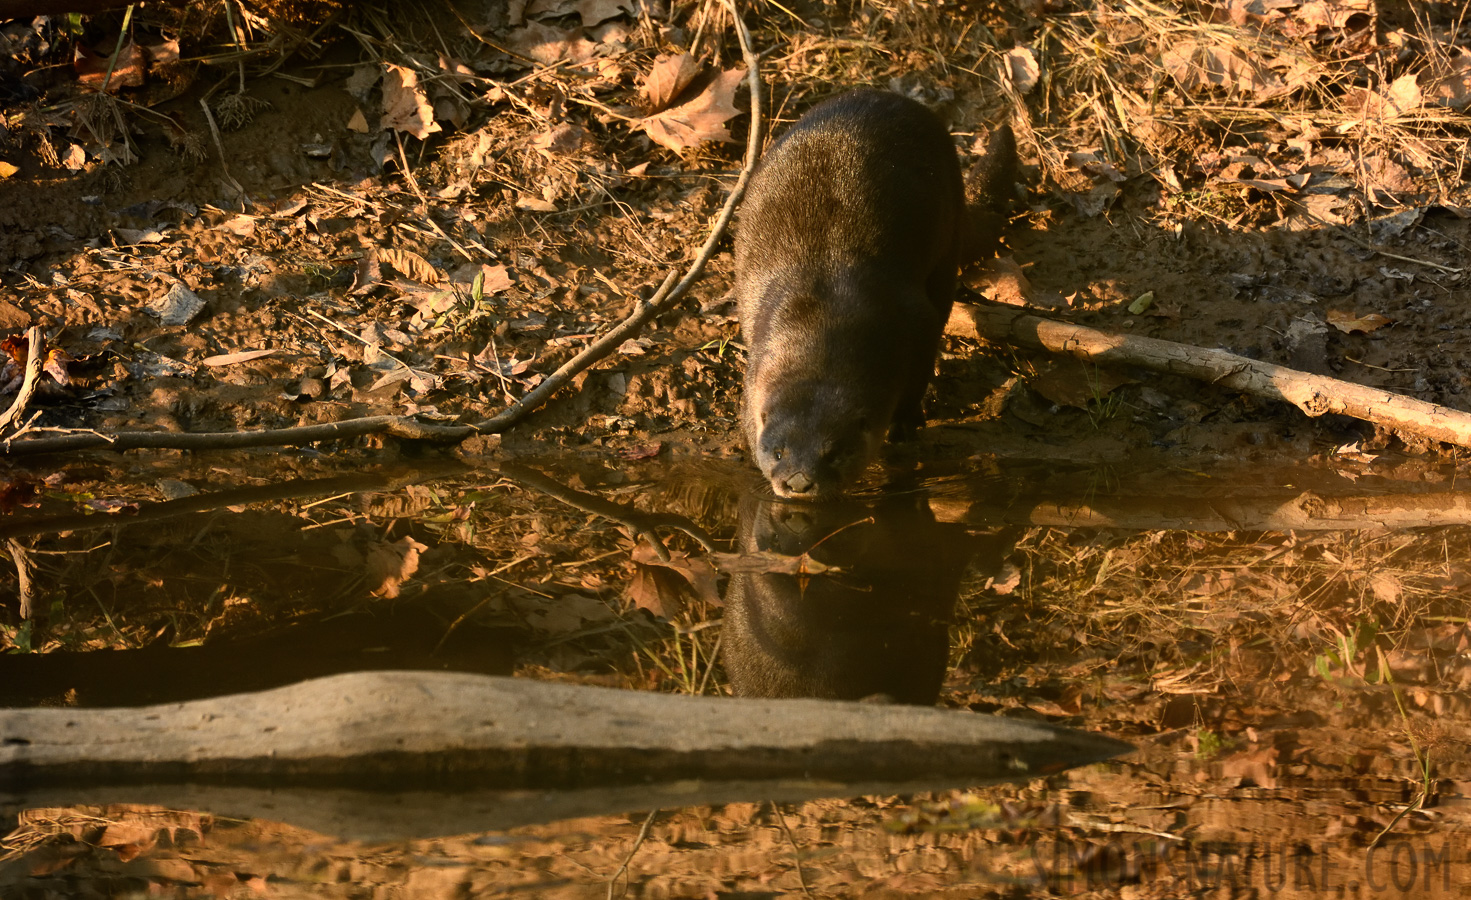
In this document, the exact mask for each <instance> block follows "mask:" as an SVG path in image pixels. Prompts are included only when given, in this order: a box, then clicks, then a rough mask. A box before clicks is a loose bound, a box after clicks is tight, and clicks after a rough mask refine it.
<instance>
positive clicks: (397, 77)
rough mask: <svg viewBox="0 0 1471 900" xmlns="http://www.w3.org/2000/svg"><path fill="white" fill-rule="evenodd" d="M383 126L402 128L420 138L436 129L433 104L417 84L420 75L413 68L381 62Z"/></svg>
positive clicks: (437, 124)
mask: <svg viewBox="0 0 1471 900" xmlns="http://www.w3.org/2000/svg"><path fill="white" fill-rule="evenodd" d="M380 124H381V127H382V128H385V129H393V130H394V131H402V132H404V133H406V134H410V135H413V136H414V137H416V138H418V139H420V140H423V139H424V138H426V137H428V136H429V135H431V134H433V133H435V132H436V131H439V130H440V128H439V123H438V122H436V121H434V107H433V106H431V105H430V103H429V98H428V97H427V96H425V94H424V89H423V88H421V87H419V76H418V75H417V74H415V72H414V70H413V69H408V68H405V67H403V66H396V65H394V64H393V63H384V73H383V121H382V122H381V123H380Z"/></svg>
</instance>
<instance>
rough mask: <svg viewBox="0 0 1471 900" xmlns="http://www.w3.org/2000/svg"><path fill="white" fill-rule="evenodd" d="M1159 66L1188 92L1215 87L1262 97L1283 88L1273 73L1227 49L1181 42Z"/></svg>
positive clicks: (1192, 42) (1164, 56)
mask: <svg viewBox="0 0 1471 900" xmlns="http://www.w3.org/2000/svg"><path fill="white" fill-rule="evenodd" d="M1160 62H1161V64H1162V65H1163V66H1164V68H1165V71H1167V72H1169V73H1170V77H1172V78H1174V79H1175V82H1176V83H1177V84H1179V85H1180V87H1181V89H1183V90H1186V91H1190V90H1195V89H1198V88H1212V87H1215V88H1225V89H1227V90H1229V91H1233V92H1234V91H1241V92H1244V93H1248V94H1255V95H1258V96H1261V95H1270V94H1272V93H1274V92H1275V91H1277V90H1279V89H1280V88H1281V81H1280V79H1278V78H1277V76H1276V75H1275V74H1273V73H1272V71H1271V70H1269V69H1264V68H1262V67H1261V66H1258V65H1257V64H1255V63H1253V62H1251V61H1249V60H1247V59H1245V58H1244V57H1242V56H1239V55H1237V54H1236V53H1234V52H1232V51H1231V50H1228V49H1226V48H1225V47H1219V46H1213V45H1210V44H1206V43H1203V42H1201V41H1181V42H1179V43H1178V44H1174V45H1172V46H1171V47H1170V48H1169V49H1167V50H1166V51H1165V52H1164V54H1163V55H1162V56H1161V58H1160Z"/></svg>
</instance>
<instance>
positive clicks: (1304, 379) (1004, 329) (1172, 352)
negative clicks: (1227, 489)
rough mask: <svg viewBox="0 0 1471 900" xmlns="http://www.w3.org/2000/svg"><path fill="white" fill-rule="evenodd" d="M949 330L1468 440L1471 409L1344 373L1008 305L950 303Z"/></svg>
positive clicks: (1469, 443) (1315, 412)
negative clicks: (1104, 328)
mask: <svg viewBox="0 0 1471 900" xmlns="http://www.w3.org/2000/svg"><path fill="white" fill-rule="evenodd" d="M946 331H947V332H948V333H950V334H956V335H960V336H962V337H979V338H984V339H985V340H987V341H990V342H992V343H998V344H1015V345H1017V346H1020V347H1031V348H1033V349H1038V350H1047V351H1049V352H1051V353H1067V354H1070V355H1072V356H1075V357H1077V358H1078V359H1084V360H1088V361H1090V362H1095V363H1099V364H1103V365H1128V366H1139V367H1141V368H1145V369H1150V370H1152V371H1155V372H1164V373H1167V374H1170V375H1184V376H1186V377H1187V378H1195V379H1198V380H1200V381H1208V382H1210V383H1211V384H1219V385H1221V386H1222V387H1227V388H1231V389H1232V390H1237V391H1241V392H1243V393H1247V394H1253V395H1256V396H1258V397H1267V398H1270V399H1272V400H1283V401H1286V402H1288V403H1291V404H1292V405H1293V406H1296V407H1297V408H1298V409H1300V410H1302V411H1303V412H1304V413H1305V414H1307V415H1308V416H1311V417H1314V418H1316V417H1318V416H1321V415H1325V414H1327V413H1338V414H1341V415H1346V416H1353V417H1354V418H1356V419H1363V420H1364V421H1366V422H1373V423H1374V424H1376V425H1383V426H1385V427H1387V428H1393V429H1395V430H1397V431H1402V432H1405V433H1407V434H1414V435H1418V436H1420V437H1425V438H1429V439H1431V440H1436V441H1445V442H1446V443H1448V444H1455V445H1457V446H1459V447H1471V413H1465V412H1461V411H1460V410H1456V409H1451V408H1449V407H1445V406H1440V405H1438V404H1435V403H1427V402H1426V401H1424V400H1416V399H1414V398H1413V397H1406V396H1404V395H1403V394H1395V393H1392V392H1390V391H1383V390H1379V389H1378V388H1371V387H1364V386H1363V385H1359V384H1354V383H1353V382H1349V381H1342V380H1339V379H1337V378H1330V377H1328V376H1326V375H1312V374H1309V373H1307V372H1301V371H1298V370H1296V369H1289V368H1287V367H1286V366H1279V365H1274V364H1273V363H1266V362H1261V361H1259V360H1255V359H1248V358H1246V357H1244V356H1238V355H1236V354H1235V353H1228V352H1226V351H1225V350H1210V349H1206V348H1204V347H1193V346H1191V345H1189V344H1177V343H1175V342H1174V341H1164V340H1160V339H1158V338H1147V337H1138V336H1135V335H1125V334H1112V333H1109V332H1107V331H1099V330H1098V329H1096V328H1087V327H1084V326H1082V325H1072V324H1069V323H1066V322H1057V321H1053V320H1051V319H1044V318H1041V317H1040V316H1033V315H1029V314H1028V313H1027V312H1026V311H1025V310H1021V309H1017V308H1015V307H1010V306H993V305H990V304H986V305H980V304H971V303H957V304H955V309H954V312H953V313H952V314H951V317H950V324H949V325H948V326H947V327H946Z"/></svg>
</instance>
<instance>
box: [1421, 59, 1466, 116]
mask: <svg viewBox="0 0 1471 900" xmlns="http://www.w3.org/2000/svg"><path fill="white" fill-rule="evenodd" d="M1422 90H1423V92H1424V96H1425V102H1426V103H1428V104H1431V105H1434V106H1443V107H1447V108H1449V109H1456V110H1465V109H1467V108H1468V107H1471V53H1466V52H1465V51H1462V53H1461V55H1460V56H1458V57H1457V58H1455V59H1454V60H1452V61H1451V68H1450V71H1449V72H1445V73H1443V74H1440V75H1435V76H1430V77H1428V78H1427V79H1426V83H1425V86H1424V88H1423V89H1422Z"/></svg>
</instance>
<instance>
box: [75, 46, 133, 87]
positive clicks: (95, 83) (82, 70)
mask: <svg viewBox="0 0 1471 900" xmlns="http://www.w3.org/2000/svg"><path fill="white" fill-rule="evenodd" d="M111 62H112V50H111V48H109V49H108V50H106V52H103V51H102V48H100V47H99V48H98V52H96V53H93V52H92V51H91V50H88V49H87V48H86V47H83V46H81V45H80V44H78V45H77V47H76V50H75V52H74V53H73V54H72V67H73V68H74V69H76V72H77V80H78V81H80V82H81V83H82V84H85V85H87V86H88V87H90V88H92V89H94V90H102V83H103V81H104V80H106V81H107V90H108V92H109V93H112V92H115V91H118V90H121V89H122V88H125V87H142V86H143V80H144V77H143V76H144V71H145V68H146V63H145V61H144V59H143V49H142V48H141V47H139V46H138V45H137V44H134V43H133V42H132V41H129V42H128V43H126V44H124V45H123V49H122V50H121V51H120V52H119V53H118V55H117V65H116V66H115V67H114V68H113V70H112V78H111V79H108V78H107V67H108V65H110V64H111Z"/></svg>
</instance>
